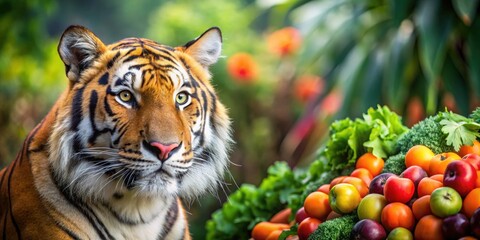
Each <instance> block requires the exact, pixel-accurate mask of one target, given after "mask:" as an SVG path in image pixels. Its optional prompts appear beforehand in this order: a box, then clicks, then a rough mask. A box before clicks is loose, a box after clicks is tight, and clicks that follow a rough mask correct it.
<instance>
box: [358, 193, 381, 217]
mask: <svg viewBox="0 0 480 240" xmlns="http://www.w3.org/2000/svg"><path fill="white" fill-rule="evenodd" d="M385 205H387V200H386V199H385V197H384V196H383V195H381V194H378V193H370V194H368V195H367V196H365V197H364V198H363V199H362V200H361V201H360V204H359V205H358V209H357V214H358V218H359V219H360V220H361V219H371V220H374V221H376V222H381V220H380V218H381V215H382V209H383V207H385Z"/></svg>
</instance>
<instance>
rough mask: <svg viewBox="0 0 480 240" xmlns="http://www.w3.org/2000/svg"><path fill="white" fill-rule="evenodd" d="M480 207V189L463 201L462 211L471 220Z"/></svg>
mask: <svg viewBox="0 0 480 240" xmlns="http://www.w3.org/2000/svg"><path fill="white" fill-rule="evenodd" d="M479 207H480V188H475V189H473V190H472V191H470V192H469V193H468V194H467V196H465V198H464V199H463V205H462V211H463V213H465V216H467V218H471V217H472V215H473V212H474V211H475V210H476V209H477V208H479Z"/></svg>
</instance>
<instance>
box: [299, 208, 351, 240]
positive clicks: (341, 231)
mask: <svg viewBox="0 0 480 240" xmlns="http://www.w3.org/2000/svg"><path fill="white" fill-rule="evenodd" d="M358 220H359V219H358V216H357V212H356V211H355V212H353V213H350V214H347V215H344V216H341V217H338V218H334V219H332V220H328V221H325V222H323V223H322V224H320V225H318V228H317V230H316V231H315V232H314V233H313V234H312V235H310V237H309V238H308V240H317V239H318V240H322V239H329V240H336V239H338V240H343V239H350V233H351V232H352V229H353V226H354V225H355V223H356V222H358Z"/></svg>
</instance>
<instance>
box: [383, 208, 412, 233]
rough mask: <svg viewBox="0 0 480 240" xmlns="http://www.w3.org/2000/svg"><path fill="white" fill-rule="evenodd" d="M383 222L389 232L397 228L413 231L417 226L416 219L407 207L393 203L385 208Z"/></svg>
mask: <svg viewBox="0 0 480 240" xmlns="http://www.w3.org/2000/svg"><path fill="white" fill-rule="evenodd" d="M381 222H382V225H383V226H384V227H385V229H386V230H387V231H392V230H393V229H394V228H396V227H404V228H406V229H408V230H410V231H411V230H413V227H414V226H415V217H414V216H413V212H412V210H411V209H410V208H409V207H408V206H407V205H405V204H403V203H399V202H393V203H389V204H387V206H385V207H384V208H383V210H382V216H381Z"/></svg>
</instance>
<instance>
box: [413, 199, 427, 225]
mask: <svg viewBox="0 0 480 240" xmlns="http://www.w3.org/2000/svg"><path fill="white" fill-rule="evenodd" d="M412 212H413V215H414V216H415V218H416V219H417V220H420V219H421V218H422V217H424V216H427V215H431V214H432V210H430V195H425V196H422V197H420V198H418V199H417V200H415V202H413V204H412Z"/></svg>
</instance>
